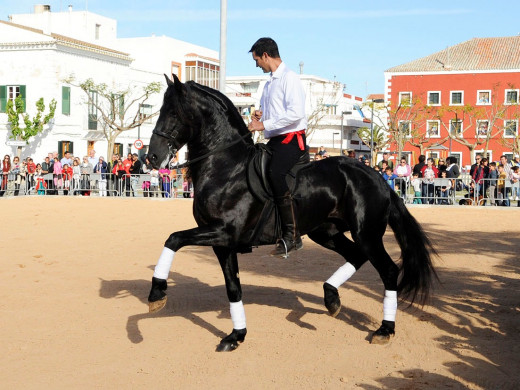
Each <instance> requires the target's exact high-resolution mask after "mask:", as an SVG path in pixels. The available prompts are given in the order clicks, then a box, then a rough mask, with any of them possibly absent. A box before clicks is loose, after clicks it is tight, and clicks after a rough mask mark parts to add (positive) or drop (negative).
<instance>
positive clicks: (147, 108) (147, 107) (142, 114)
mask: <svg viewBox="0 0 520 390" xmlns="http://www.w3.org/2000/svg"><path fill="white" fill-rule="evenodd" d="M152 108H153V106H152V105H151V104H140V105H139V119H144V120H145V121H144V122H143V123H152V118H151V115H152ZM146 118H148V119H146Z"/></svg>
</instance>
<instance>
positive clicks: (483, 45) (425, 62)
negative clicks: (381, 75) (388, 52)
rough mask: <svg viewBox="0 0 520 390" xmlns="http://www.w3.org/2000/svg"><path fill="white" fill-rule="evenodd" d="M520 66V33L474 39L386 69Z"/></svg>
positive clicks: (455, 69)
mask: <svg viewBox="0 0 520 390" xmlns="http://www.w3.org/2000/svg"><path fill="white" fill-rule="evenodd" d="M509 69H511V70H513V69H520V36H514V37H498V38H473V39H470V40H469V41H466V42H462V43H459V44H458V45H455V46H451V47H448V48H446V49H445V50H441V51H439V52H437V53H434V54H431V55H429V56H426V57H423V58H419V59H417V60H414V61H411V62H407V63H406V64H402V65H398V66H394V67H392V68H390V69H387V70H386V72H395V73H398V72H440V71H465V70H467V71H469V70H509Z"/></svg>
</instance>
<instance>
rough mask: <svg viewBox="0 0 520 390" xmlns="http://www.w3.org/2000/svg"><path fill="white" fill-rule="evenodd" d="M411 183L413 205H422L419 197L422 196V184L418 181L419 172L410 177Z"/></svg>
mask: <svg viewBox="0 0 520 390" xmlns="http://www.w3.org/2000/svg"><path fill="white" fill-rule="evenodd" d="M411 183H412V187H413V192H414V198H413V203H414V204H422V200H421V195H422V192H421V184H422V180H421V179H419V172H415V173H414V174H413V175H412V181H411Z"/></svg>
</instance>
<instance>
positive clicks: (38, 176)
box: [34, 164, 47, 195]
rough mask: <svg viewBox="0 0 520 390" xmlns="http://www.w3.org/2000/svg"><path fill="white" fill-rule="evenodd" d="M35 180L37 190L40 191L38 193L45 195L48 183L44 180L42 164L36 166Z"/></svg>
mask: <svg viewBox="0 0 520 390" xmlns="http://www.w3.org/2000/svg"><path fill="white" fill-rule="evenodd" d="M34 180H35V181H36V187H35V189H36V191H38V195H45V189H46V188H47V183H46V182H45V180H43V173H42V167H41V165H40V164H38V165H37V166H36V172H35V174H34Z"/></svg>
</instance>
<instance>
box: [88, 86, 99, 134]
mask: <svg viewBox="0 0 520 390" xmlns="http://www.w3.org/2000/svg"><path fill="white" fill-rule="evenodd" d="M89 94H90V99H89V102H88V129H89V130H97V107H96V105H97V104H98V94H97V92H96V91H90V92H89Z"/></svg>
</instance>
